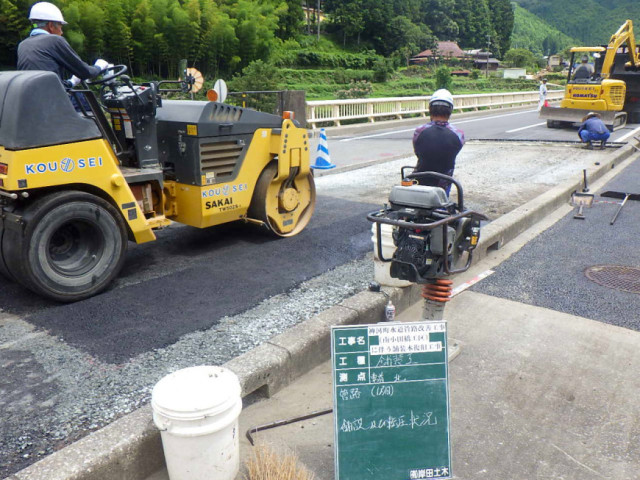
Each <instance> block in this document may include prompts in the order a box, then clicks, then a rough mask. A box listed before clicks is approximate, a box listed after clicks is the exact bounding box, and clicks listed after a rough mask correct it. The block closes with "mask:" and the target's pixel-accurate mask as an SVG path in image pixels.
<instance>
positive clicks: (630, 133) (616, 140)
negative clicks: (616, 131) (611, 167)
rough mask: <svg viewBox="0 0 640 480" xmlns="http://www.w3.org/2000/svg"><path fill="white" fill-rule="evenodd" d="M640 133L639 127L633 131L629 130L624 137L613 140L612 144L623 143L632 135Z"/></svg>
mask: <svg viewBox="0 0 640 480" xmlns="http://www.w3.org/2000/svg"><path fill="white" fill-rule="evenodd" d="M638 132H640V127H638V128H636V129H635V130H631V131H630V132H629V133H627V134H626V135H624V136H622V137H620V138H616V139H615V140H614V142H624V141H625V140H626V139H627V138H629V137H631V136H633V135H634V134H636V133H638Z"/></svg>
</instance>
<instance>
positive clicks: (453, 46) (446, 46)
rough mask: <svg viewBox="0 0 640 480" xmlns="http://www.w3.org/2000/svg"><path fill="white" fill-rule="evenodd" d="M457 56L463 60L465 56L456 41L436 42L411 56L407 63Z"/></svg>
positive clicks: (419, 62)
mask: <svg viewBox="0 0 640 480" xmlns="http://www.w3.org/2000/svg"><path fill="white" fill-rule="evenodd" d="M447 58H457V59H460V60H463V59H465V58H467V57H466V55H465V53H464V52H463V51H462V49H461V48H460V47H459V46H458V44H457V43H456V42H448V41H447V42H438V46H437V47H436V48H435V49H433V50H431V49H429V50H425V51H423V52H420V53H419V54H417V55H415V56H414V57H411V58H410V59H409V63H410V64H412V65H420V64H421V63H427V62H429V61H431V60H436V59H447Z"/></svg>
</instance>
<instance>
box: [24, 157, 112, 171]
mask: <svg viewBox="0 0 640 480" xmlns="http://www.w3.org/2000/svg"><path fill="white" fill-rule="evenodd" d="M101 166H102V157H89V158H79V159H78V160H77V161H74V160H73V159H72V158H69V157H66V158H63V159H62V160H60V161H59V162H40V163H28V164H26V165H25V166H24V169H25V172H26V174H27V175H35V174H37V173H47V172H50V173H53V172H57V171H58V170H60V171H61V172H65V173H70V172H73V171H74V170H75V169H76V168H81V169H82V168H96V167H101Z"/></svg>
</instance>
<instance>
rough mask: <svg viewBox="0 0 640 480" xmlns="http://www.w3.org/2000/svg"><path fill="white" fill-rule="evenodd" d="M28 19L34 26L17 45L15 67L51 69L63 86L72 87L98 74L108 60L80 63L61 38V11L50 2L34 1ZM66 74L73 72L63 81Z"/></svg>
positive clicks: (62, 20)
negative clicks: (92, 63)
mask: <svg viewBox="0 0 640 480" xmlns="http://www.w3.org/2000/svg"><path fill="white" fill-rule="evenodd" d="M29 20H30V21H31V22H33V24H34V29H33V30H31V33H30V35H29V37H27V38H26V39H24V40H23V41H22V42H20V44H19V45H18V70H46V71H49V72H54V73H55V74H57V75H58V77H59V78H60V81H61V82H62V83H63V85H65V86H66V87H74V86H76V85H77V84H78V83H80V81H81V80H87V79H89V78H93V77H96V76H98V75H100V74H101V73H102V72H103V70H104V69H105V68H107V67H108V66H110V65H109V63H108V62H107V61H106V60H102V59H98V60H96V63H95V65H93V66H92V65H89V64H87V63H85V62H83V61H82V60H81V59H80V57H79V56H78V54H77V53H76V52H75V51H74V50H73V48H71V46H70V45H69V43H68V42H67V41H66V40H65V39H64V38H63V37H62V26H63V25H66V23H67V22H65V21H64V18H63V17H62V12H61V11H60V9H59V8H58V7H56V6H55V5H54V4H53V3H49V2H38V3H35V4H34V5H33V6H32V7H31V11H30V12H29ZM66 75H73V76H72V77H71V78H70V79H69V80H66V81H65V76H66Z"/></svg>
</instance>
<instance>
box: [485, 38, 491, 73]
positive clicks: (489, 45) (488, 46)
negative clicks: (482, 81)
mask: <svg viewBox="0 0 640 480" xmlns="http://www.w3.org/2000/svg"><path fill="white" fill-rule="evenodd" d="M490 48H491V35H487V66H486V68H485V71H484V78H489V57H490V56H491V53H490V52H491V51H490V50H489V49H490Z"/></svg>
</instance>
